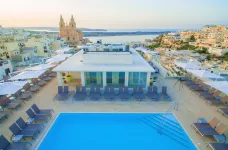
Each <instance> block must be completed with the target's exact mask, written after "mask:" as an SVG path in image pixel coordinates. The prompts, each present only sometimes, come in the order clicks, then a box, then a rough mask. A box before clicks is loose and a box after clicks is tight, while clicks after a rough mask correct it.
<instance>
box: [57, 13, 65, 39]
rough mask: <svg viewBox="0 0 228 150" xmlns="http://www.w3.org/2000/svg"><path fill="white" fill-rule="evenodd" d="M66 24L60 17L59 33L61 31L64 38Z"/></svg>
mask: <svg viewBox="0 0 228 150" xmlns="http://www.w3.org/2000/svg"><path fill="white" fill-rule="evenodd" d="M65 28H66V27H65V22H64V20H63V17H62V15H60V21H59V31H60V33H59V34H60V37H64V36H65V35H66V32H65V31H66V30H65Z"/></svg>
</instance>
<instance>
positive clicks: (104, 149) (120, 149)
mask: <svg viewBox="0 0 228 150" xmlns="http://www.w3.org/2000/svg"><path fill="white" fill-rule="evenodd" d="M47 149H48V150H74V149H75V150H92V149H93V150H151V149H156V150H157V149H159V150H166V149H176V150H179V149H180V150H185V149H186V150H195V149H196V147H195V146H194V144H193V143H192V141H191V140H190V139H189V137H188V136H187V134H186V133H185V131H184V130H183V128H182V127H181V125H180V124H179V123H178V121H177V120H176V118H175V117H174V115H173V114H171V113H170V114H159V113H60V114H59V115H58V117H57V119H56V120H55V122H54V123H53V125H52V126H51V128H50V130H49V131H48V133H47V134H46V136H45V137H44V139H43V140H42V142H41V144H40V145H39V147H38V150H47Z"/></svg>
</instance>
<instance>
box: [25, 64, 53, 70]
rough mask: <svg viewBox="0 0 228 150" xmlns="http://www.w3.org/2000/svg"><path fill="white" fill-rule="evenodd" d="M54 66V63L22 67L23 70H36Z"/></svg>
mask: <svg viewBox="0 0 228 150" xmlns="http://www.w3.org/2000/svg"><path fill="white" fill-rule="evenodd" d="M52 67H55V65H51V64H40V65H38V66H33V67H29V68H26V69H24V70H25V71H29V70H30V71H37V70H47V69H49V68H52Z"/></svg>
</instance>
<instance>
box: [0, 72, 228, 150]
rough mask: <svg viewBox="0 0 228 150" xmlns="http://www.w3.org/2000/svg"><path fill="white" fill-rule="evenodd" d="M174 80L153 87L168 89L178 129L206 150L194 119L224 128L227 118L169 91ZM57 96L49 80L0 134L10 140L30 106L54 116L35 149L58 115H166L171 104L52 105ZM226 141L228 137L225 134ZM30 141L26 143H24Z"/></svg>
mask: <svg viewBox="0 0 228 150" xmlns="http://www.w3.org/2000/svg"><path fill="white" fill-rule="evenodd" d="M176 81H177V80H174V79H173V80H172V79H163V78H162V77H160V76H159V78H158V82H157V86H158V87H159V88H160V87H161V86H162V85H166V86H168V93H169V95H170V96H171V97H172V99H173V100H175V101H178V102H179V106H178V110H177V111H176V110H173V111H172V112H173V114H174V115H175V116H176V118H177V119H178V121H179V122H180V123H181V125H182V127H183V128H184V129H185V131H186V132H187V134H188V135H189V136H190V138H191V139H192V141H193V142H194V144H195V145H196V146H197V147H198V149H201V150H208V149H209V148H207V147H206V145H207V144H208V143H210V142H216V141H215V140H213V138H208V137H204V138H203V139H201V138H200V135H199V134H198V133H196V132H195V130H194V129H193V128H192V127H191V124H192V123H193V122H196V121H197V118H199V117H203V118H205V119H206V120H208V121H210V120H211V119H212V118H213V117H217V118H218V119H219V120H220V121H222V122H223V123H224V124H226V125H228V118H226V117H224V116H222V115H221V114H220V113H218V112H217V111H216V110H217V108H219V107H215V106H209V105H207V104H206V103H205V100H203V99H201V98H199V97H198V95H196V94H195V93H194V92H192V91H190V90H189V89H188V88H186V87H185V86H183V88H182V87H181V88H180V91H179V85H177V86H176V87H174V88H173V85H174V84H175V82H176ZM56 93H57V79H56V78H55V79H53V80H52V81H51V82H49V83H48V84H47V85H46V86H44V87H43V88H42V89H41V90H40V91H39V92H38V93H37V94H35V95H33V97H32V99H30V100H29V101H26V103H25V104H23V106H22V107H21V108H19V109H18V110H16V111H13V114H12V115H10V116H9V118H8V119H7V120H4V121H3V122H2V123H1V124H0V134H3V135H4V136H5V137H6V138H8V139H9V138H10V136H11V135H12V134H11V132H10V131H9V129H8V128H9V126H10V125H11V124H12V123H13V122H15V121H16V120H17V119H18V118H19V117H22V118H23V119H24V120H26V119H27V118H28V117H27V115H26V113H25V111H26V110H27V109H28V108H29V107H30V106H31V105H32V104H33V103H36V104H37V105H38V107H39V108H41V109H45V108H52V109H54V111H55V113H54V114H53V117H52V118H51V119H50V120H49V121H48V123H46V124H45V128H44V129H43V130H42V132H41V133H40V134H38V135H37V137H36V140H32V141H31V143H32V147H31V149H35V148H36V147H37V145H38V143H39V142H40V140H41V139H42V138H43V136H44V135H45V133H46V131H47V130H48V129H49V127H50V125H51V124H52V123H53V121H54V119H55V118H56V116H57V115H58V113H59V112H139V113H140V112H151V113H152V112H167V110H168V109H169V107H170V105H171V103H170V102H164V101H162V102H154V101H151V100H146V101H136V100H131V101H120V100H115V101H106V100H100V101H89V100H85V101H77V102H72V101H65V102H59V101H53V97H54V96H55V95H56ZM226 135H227V137H228V134H227V132H226ZM28 140H30V139H28Z"/></svg>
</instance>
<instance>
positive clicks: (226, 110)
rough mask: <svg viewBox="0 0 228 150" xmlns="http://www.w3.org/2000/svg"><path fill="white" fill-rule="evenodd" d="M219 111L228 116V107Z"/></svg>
mask: <svg viewBox="0 0 228 150" xmlns="http://www.w3.org/2000/svg"><path fill="white" fill-rule="evenodd" d="M217 111H218V112H221V113H222V114H223V115H225V116H228V108H219V109H218V110H217Z"/></svg>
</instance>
